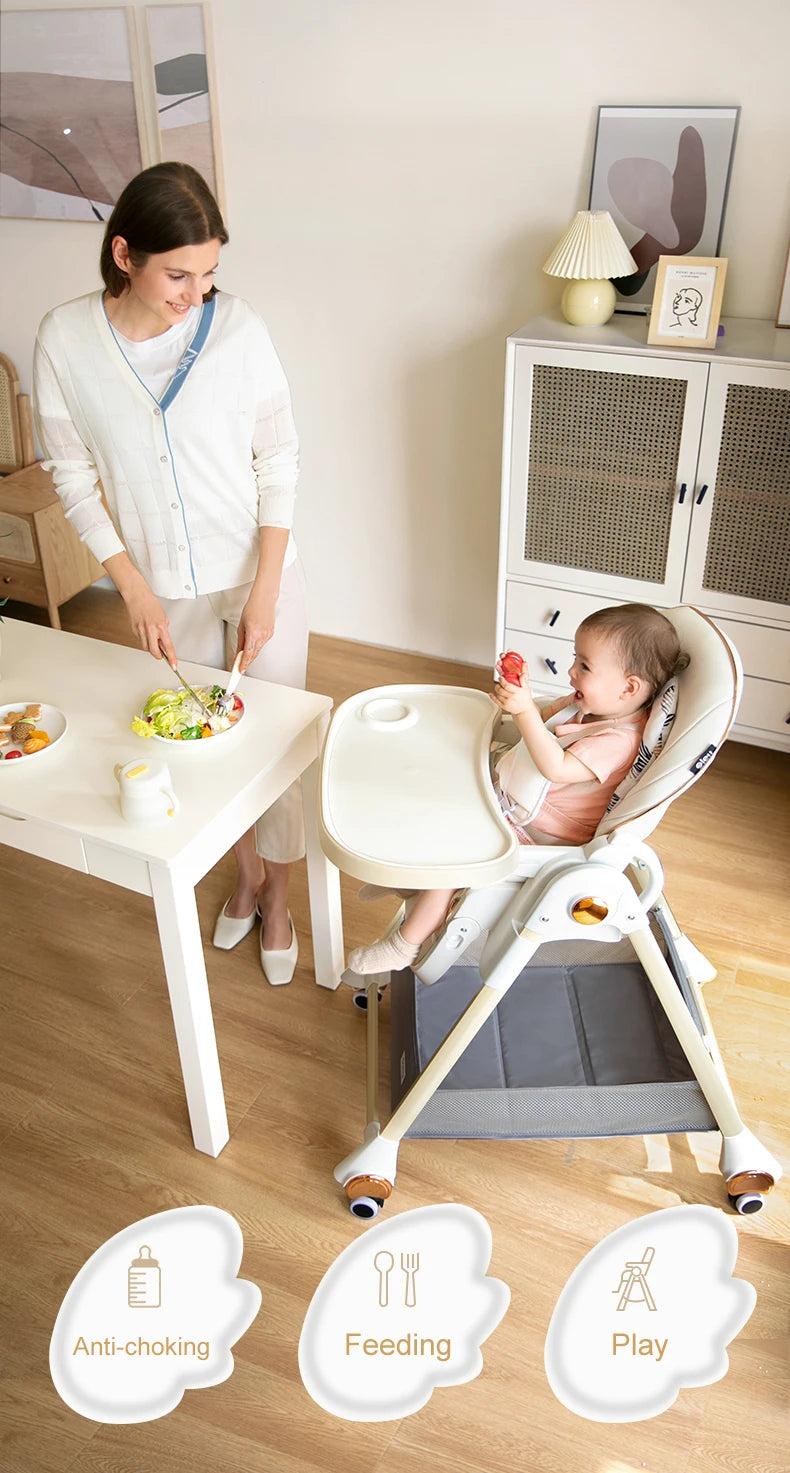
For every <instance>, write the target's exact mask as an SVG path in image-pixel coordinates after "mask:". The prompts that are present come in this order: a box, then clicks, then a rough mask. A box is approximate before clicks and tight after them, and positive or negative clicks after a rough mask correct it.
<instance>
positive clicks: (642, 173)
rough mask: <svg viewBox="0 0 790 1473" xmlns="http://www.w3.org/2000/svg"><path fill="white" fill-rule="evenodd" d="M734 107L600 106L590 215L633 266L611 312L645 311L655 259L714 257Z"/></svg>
mask: <svg viewBox="0 0 790 1473" xmlns="http://www.w3.org/2000/svg"><path fill="white" fill-rule="evenodd" d="M739 114H740V108H739V107H600V108H599V109H598V130H597V133H596V139H595V152H594V159H593V170H592V179H591V184H590V209H591V210H609V212H610V214H611V215H612V216H613V218H614V221H615V224H616V225H617V228H618V230H619V231H620V233H621V235H622V236H623V238H624V239H625V241H626V244H627V245H628V248H629V250H630V252H631V255H632V256H633V258H634V260H635V261H636V263H637V266H638V268H639V269H638V271H637V273H636V274H635V275H634V276H627V277H622V278H619V279H618V280H617V281H615V287H616V288H617V293H618V301H617V308H616V310H617V311H621V312H622V311H625V312H646V311H647V309H648V307H649V306H650V303H651V301H652V299H653V291H654V284H655V272H656V264H657V262H658V258H659V256H688V255H698V256H706V257H715V256H718V252H719V246H720V244H721V235H722V226H723V222H724V209H725V205H726V202H727V190H728V186H729V180H730V170H731V166H732V155H733V149H734V146H735V135H736V132H737V127H738V117H739Z"/></svg>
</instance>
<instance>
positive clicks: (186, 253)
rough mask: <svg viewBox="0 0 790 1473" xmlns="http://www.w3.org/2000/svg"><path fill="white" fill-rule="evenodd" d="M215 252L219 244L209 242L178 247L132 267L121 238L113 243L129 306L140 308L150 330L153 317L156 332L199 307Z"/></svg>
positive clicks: (208, 284)
mask: <svg viewBox="0 0 790 1473" xmlns="http://www.w3.org/2000/svg"><path fill="white" fill-rule="evenodd" d="M219 251H220V243H219V241H218V240H209V241H207V242H206V244H205V245H193V246H180V247H179V249H178V250H175V251H165V252H163V254H161V255H156V256H149V257H148V260H147V261H146V263H145V265H144V266H133V265H132V262H131V261H130V259H129V252H128V249H127V245H126V241H125V240H124V239H123V237H122V236H116V238H115V240H114V241H113V255H114V256H115V261H116V265H118V266H120V268H121V270H122V271H124V272H125V273H126V275H127V276H128V278H129V293H130V301H129V304H130V305H131V302H132V301H134V304H135V305H136V306H137V307H139V308H144V309H145V312H146V314H147V320H148V321H149V323H150V325H151V326H152V327H153V321H152V320H151V319H153V318H156V320H157V323H158V326H159V331H160V332H162V331H164V330H165V328H168V327H172V326H173V324H174V323H176V322H180V321H181V320H182V319H183V318H184V317H185V316H186V313H187V312H188V311H189V309H190V307H192V306H196V307H199V306H200V304H201V302H202V300H203V297H204V296H205V294H206V293H207V292H209V291H211V287H212V285H213V282H214V273H215V271H216V269H217V265H218V262H219Z"/></svg>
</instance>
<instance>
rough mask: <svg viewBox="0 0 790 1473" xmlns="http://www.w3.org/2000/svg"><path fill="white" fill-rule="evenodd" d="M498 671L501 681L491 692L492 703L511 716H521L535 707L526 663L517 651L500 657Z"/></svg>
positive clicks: (511, 651)
mask: <svg viewBox="0 0 790 1473" xmlns="http://www.w3.org/2000/svg"><path fill="white" fill-rule="evenodd" d="M496 669H497V675H498V676H499V680H498V681H497V683H496V685H495V686H494V689H493V691H492V692H491V699H492V701H494V702H495V703H496V705H497V706H499V708H500V710H501V711H507V713H508V715H509V716H519V715H521V713H522V712H523V711H527V710H528V709H529V707H530V706H532V705H534V701H533V699H532V692H531V690H530V688H529V671H528V669H527V666H526V662H525V661H524V660H523V659H522V657H521V655H519V654H517V653H516V651H515V650H508V651H507V653H506V654H504V655H500V657H499V659H498V660H497V663H496Z"/></svg>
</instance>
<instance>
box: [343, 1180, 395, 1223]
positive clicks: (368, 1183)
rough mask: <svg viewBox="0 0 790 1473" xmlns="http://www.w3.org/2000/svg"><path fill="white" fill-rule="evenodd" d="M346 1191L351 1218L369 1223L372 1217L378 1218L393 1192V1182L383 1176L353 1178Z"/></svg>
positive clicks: (348, 1182) (346, 1186)
mask: <svg viewBox="0 0 790 1473" xmlns="http://www.w3.org/2000/svg"><path fill="white" fill-rule="evenodd" d="M344 1190H345V1193H346V1196H347V1197H348V1210H349V1212H350V1213H351V1216H352V1217H360V1218H364V1219H365V1220H366V1221H368V1222H369V1221H370V1219H371V1218H372V1217H378V1215H379V1213H380V1211H381V1209H382V1207H383V1206H384V1203H385V1202H386V1200H387V1198H388V1197H389V1195H390V1193H391V1191H392V1182H391V1181H386V1180H385V1179H384V1177H383V1176H352V1178H351V1180H350V1181H347V1182H346V1185H345V1188H344Z"/></svg>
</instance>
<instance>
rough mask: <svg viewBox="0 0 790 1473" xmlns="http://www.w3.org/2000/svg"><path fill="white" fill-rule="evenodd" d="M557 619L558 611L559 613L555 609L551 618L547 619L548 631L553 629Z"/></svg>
mask: <svg viewBox="0 0 790 1473" xmlns="http://www.w3.org/2000/svg"><path fill="white" fill-rule="evenodd" d="M559 617H560V611H559V609H555V610H554V613H553V614H552V616H551V618H550V619H549V629H552V628H553V627H554V625H555V624H556V622H557V620H558V619H559Z"/></svg>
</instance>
